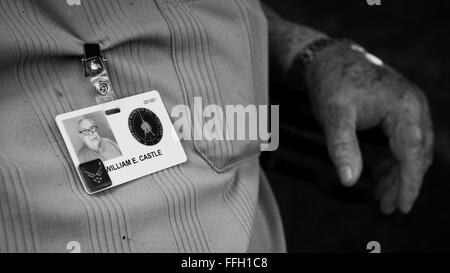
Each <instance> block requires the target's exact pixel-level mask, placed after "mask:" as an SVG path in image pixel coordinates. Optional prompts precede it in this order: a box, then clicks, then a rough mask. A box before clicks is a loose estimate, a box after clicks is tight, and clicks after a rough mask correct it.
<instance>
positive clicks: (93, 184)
mask: <svg viewBox="0 0 450 273" xmlns="http://www.w3.org/2000/svg"><path fill="white" fill-rule="evenodd" d="M56 123H57V125H58V128H59V130H60V131H61V134H62V137H63V139H64V142H65V143H66V146H67V149H68V151H69V154H70V157H71V158H72V161H73V163H74V165H75V168H76V170H77V172H78V176H79V177H80V179H81V181H82V184H83V187H84V189H85V190H86V192H87V193H89V194H94V193H98V192H101V191H104V190H106V189H109V188H112V187H115V186H118V185H120V184H123V183H126V182H130V181H132V180H134V179H137V178H140V177H142V176H145V175H149V174H151V173H154V172H157V171H160V170H163V169H166V168H169V167H173V166H175V165H178V164H180V163H183V162H186V160H187V157H186V154H185V152H184V149H183V147H182V145H181V143H180V140H179V138H178V135H177V133H176V132H175V129H174V127H173V125H172V122H171V120H170V117H169V115H168V113H167V110H166V108H165V107H164V104H163V102H162V100H161V97H160V96H159V93H158V92H157V91H150V92H146V93H142V94H138V95H135V96H131V97H127V98H123V99H119V100H113V101H110V102H107V103H103V104H99V105H95V106H92V107H88V108H84V109H80V110H76V111H73V112H69V113H64V114H61V115H58V116H56Z"/></svg>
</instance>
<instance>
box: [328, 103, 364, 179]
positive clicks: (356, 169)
mask: <svg viewBox="0 0 450 273" xmlns="http://www.w3.org/2000/svg"><path fill="white" fill-rule="evenodd" d="M323 110H324V112H323V115H322V125H323V129H324V131H325V137H326V141H327V147H328V152H329V154H330V157H331V160H332V161H333V163H334V165H335V167H336V170H337V174H338V176H339V179H340V181H341V183H342V184H343V185H344V186H353V185H354V184H355V183H356V182H357V181H358V179H359V176H360V175H361V171H362V158H361V151H360V149H359V145H358V139H357V137H356V111H355V109H352V108H350V107H348V106H347V105H345V106H342V105H332V106H329V107H326V108H325V109H323Z"/></svg>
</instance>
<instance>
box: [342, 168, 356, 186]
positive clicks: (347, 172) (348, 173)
mask: <svg viewBox="0 0 450 273" xmlns="http://www.w3.org/2000/svg"><path fill="white" fill-rule="evenodd" d="M339 178H340V179H341V181H342V183H344V185H346V186H350V182H351V181H352V178H353V172H352V168H350V167H349V166H345V167H342V168H340V169H339Z"/></svg>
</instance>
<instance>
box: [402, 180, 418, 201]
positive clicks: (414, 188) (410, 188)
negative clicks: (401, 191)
mask: <svg viewBox="0 0 450 273" xmlns="http://www.w3.org/2000/svg"><path fill="white" fill-rule="evenodd" d="M405 192H406V193H407V194H408V195H409V196H411V197H413V198H415V197H416V196H417V195H419V185H417V184H415V183H414V184H413V183H408V184H406V185H405Z"/></svg>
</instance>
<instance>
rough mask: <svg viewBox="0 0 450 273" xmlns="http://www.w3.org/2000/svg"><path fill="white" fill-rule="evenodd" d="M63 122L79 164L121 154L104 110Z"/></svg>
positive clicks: (111, 157)
mask: <svg viewBox="0 0 450 273" xmlns="http://www.w3.org/2000/svg"><path fill="white" fill-rule="evenodd" d="M63 124H64V127H65V129H66V132H67V134H68V135H69V138H70V143H71V145H72V146H73V149H74V150H75V151H76V154H77V157H78V162H79V163H80V164H81V163H84V162H87V161H91V160H94V159H100V160H102V161H107V160H110V159H114V158H116V157H119V156H122V152H121V150H120V147H119V145H118V144H117V141H116V139H115V137H114V134H113V132H112V131H111V128H110V126H109V124H108V121H107V120H106V116H105V112H104V111H97V112H93V113H89V114H85V115H82V116H79V117H74V118H70V119H67V120H64V121H63Z"/></svg>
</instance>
